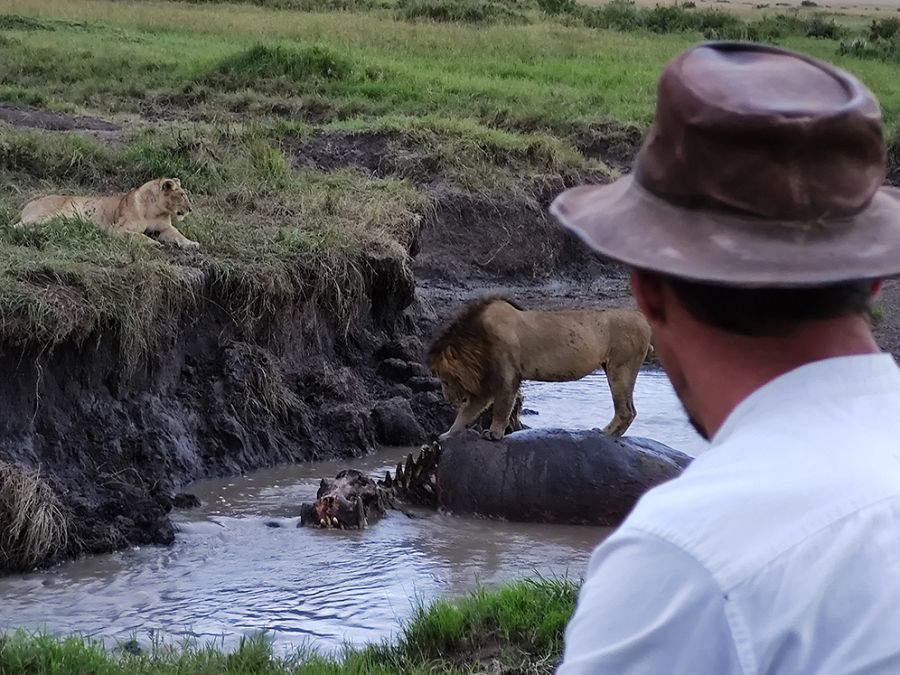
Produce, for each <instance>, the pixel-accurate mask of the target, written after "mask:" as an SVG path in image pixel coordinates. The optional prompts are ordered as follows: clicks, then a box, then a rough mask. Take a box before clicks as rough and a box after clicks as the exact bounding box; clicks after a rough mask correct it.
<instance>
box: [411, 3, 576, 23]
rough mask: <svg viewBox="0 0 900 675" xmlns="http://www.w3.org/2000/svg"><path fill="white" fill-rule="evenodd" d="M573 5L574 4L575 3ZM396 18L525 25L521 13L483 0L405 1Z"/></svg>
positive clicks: (526, 21)
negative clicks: (498, 22) (500, 22)
mask: <svg viewBox="0 0 900 675" xmlns="http://www.w3.org/2000/svg"><path fill="white" fill-rule="evenodd" d="M550 1H551V2H554V1H556V2H565V1H566V0H550ZM572 2H573V4H574V0H572ZM398 15H399V17H400V18H401V19H403V20H405V21H416V20H418V19H427V20H430V21H437V22H440V23H468V24H478V23H494V22H497V21H503V22H505V23H528V19H527V18H526V17H525V15H524V14H522V13H520V12H516V11H514V10H512V9H510V8H509V7H507V6H506V5H503V4H500V3H498V2H490V1H486V0H405V1H404V2H401V3H400V4H399V5H398Z"/></svg>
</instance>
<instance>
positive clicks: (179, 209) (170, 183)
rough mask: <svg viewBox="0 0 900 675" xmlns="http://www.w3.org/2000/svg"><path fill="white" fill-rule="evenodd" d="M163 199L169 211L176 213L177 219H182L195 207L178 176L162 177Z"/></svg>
mask: <svg viewBox="0 0 900 675" xmlns="http://www.w3.org/2000/svg"><path fill="white" fill-rule="evenodd" d="M161 187H162V199H163V204H164V205H165V209H166V211H167V212H168V213H171V214H174V216H175V218H176V220H182V219H183V218H184V217H185V216H186V215H187V214H189V213H190V212H191V211H192V210H193V207H192V206H191V200H190V199H188V196H187V193H186V192H185V191H184V188H182V187H181V181H180V180H178V179H177V178H163V179H162V186H161Z"/></svg>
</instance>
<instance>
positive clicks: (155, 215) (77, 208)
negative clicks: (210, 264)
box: [14, 178, 200, 248]
mask: <svg viewBox="0 0 900 675" xmlns="http://www.w3.org/2000/svg"><path fill="white" fill-rule="evenodd" d="M191 210H192V207H191V201H190V199H188V196H187V193H185V191H184V189H183V188H182V187H181V181H180V180H179V179H177V178H157V179H156V180H151V181H149V182H147V183H144V184H143V185H141V186H140V187H139V188H135V189H134V190H132V191H131V192H128V193H125V194H117V195H110V196H107V197H73V196H66V195H49V196H47V197H38V198H36V199H32V200H31V201H30V202H28V203H27V204H25V206H23V207H22V215H21V216H20V217H19V222H17V223H16V224H15V225H14V227H25V226H28V225H36V224H39V223H43V222H46V221H48V220H51V219H53V218H57V217H60V216H64V217H65V216H68V217H73V216H74V217H81V218H84V219H86V220H89V221H91V222H92V223H94V224H95V225H96V226H97V227H99V228H100V229H102V230H106V231H107V232H114V233H116V234H127V235H130V236H133V237H136V238H137V239H139V240H140V241H142V242H144V243H146V244H153V245H154V246H161V245H162V244H163V243H167V244H175V245H176V246H179V247H181V248H199V247H200V244H198V243H197V242H196V241H193V240H191V239H188V238H187V237H185V236H184V235H183V234H181V232H179V231H178V230H177V229H176V228H175V226H174V225H173V224H172V217H173V216H174V217H175V219H176V220H181V219H182V218H184V216H186V215H187V214H188V213H190V212H191ZM147 232H151V233H158V241H157V240H155V239H151V238H150V237H148V236H147V235H146V234H145V233H147Z"/></svg>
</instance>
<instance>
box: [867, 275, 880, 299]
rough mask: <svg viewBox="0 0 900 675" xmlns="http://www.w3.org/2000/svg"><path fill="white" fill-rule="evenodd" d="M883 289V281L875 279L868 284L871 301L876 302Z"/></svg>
mask: <svg viewBox="0 0 900 675" xmlns="http://www.w3.org/2000/svg"><path fill="white" fill-rule="evenodd" d="M883 287H884V279H875V281H872V282H871V283H870V284H869V294H870V295H871V296H872V299H873V300H877V299H878V297H879V296H880V295H881V289H882V288H883Z"/></svg>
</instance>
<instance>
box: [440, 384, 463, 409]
mask: <svg viewBox="0 0 900 675" xmlns="http://www.w3.org/2000/svg"><path fill="white" fill-rule="evenodd" d="M441 393H443V395H444V398H445V399H446V400H447V402H448V403H450V404H451V405H453V406H455V407H457V408H461V407H462V406H464V405H465V404H466V403H468V402H469V392H467V391H466V390H465V389H463V386H462V385H461V384H460V383H459V381H458V380H457V379H456V378H453V377H441Z"/></svg>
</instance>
